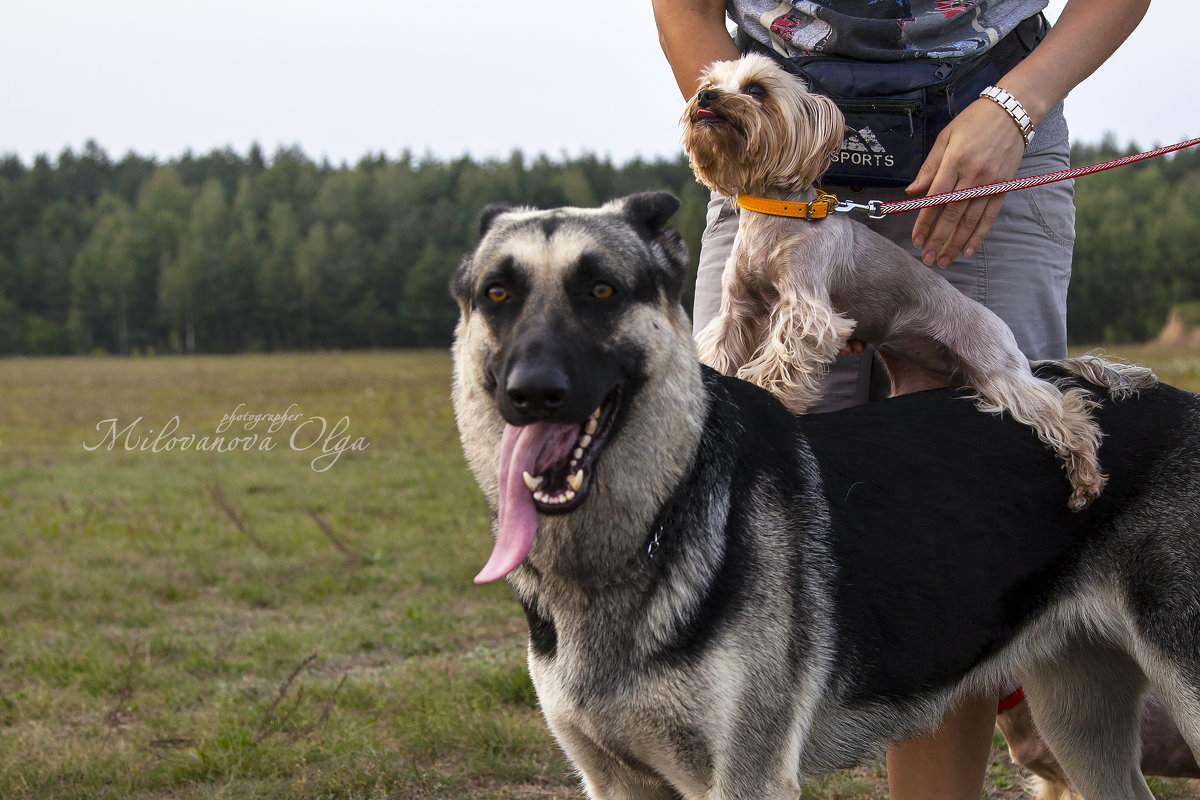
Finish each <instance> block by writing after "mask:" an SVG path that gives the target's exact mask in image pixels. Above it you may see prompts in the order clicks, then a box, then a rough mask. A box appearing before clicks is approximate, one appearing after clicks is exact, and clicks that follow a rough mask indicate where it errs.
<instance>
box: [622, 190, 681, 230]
mask: <svg viewBox="0 0 1200 800" xmlns="http://www.w3.org/2000/svg"><path fill="white" fill-rule="evenodd" d="M619 202H620V203H621V207H622V210H623V212H624V216H625V219H626V220H627V221H628V222H629V224H630V225H632V226H633V228H634V230H636V231H637V232H638V233H639V234H641V235H642V237H643V238H645V239H654V238H656V237H657V236H658V234H659V233H660V232H661V231H662V229H663V226H665V225H666V224H667V220H668V219H670V218H671V215H672V214H674V213H675V212H676V211H678V210H679V198H678V197H676V196H675V195H673V194H671V193H670V192H639V193H638V194H631V195H629V196H628V197H626V198H624V199H623V200H621V201H619Z"/></svg>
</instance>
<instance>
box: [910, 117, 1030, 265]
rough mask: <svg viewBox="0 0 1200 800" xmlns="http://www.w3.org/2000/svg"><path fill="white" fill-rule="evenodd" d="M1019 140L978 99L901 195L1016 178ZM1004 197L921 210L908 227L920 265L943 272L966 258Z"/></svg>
mask: <svg viewBox="0 0 1200 800" xmlns="http://www.w3.org/2000/svg"><path fill="white" fill-rule="evenodd" d="M1024 152H1025V139H1024V138H1023V137H1022V136H1021V131H1020V129H1019V128H1017V126H1016V124H1015V123H1014V122H1013V120H1012V118H1011V117H1010V116H1009V115H1008V113H1007V112H1006V111H1005V110H1004V109H1002V108H1001V107H1000V106H999V105H997V104H996V103H994V102H992V101H991V100H988V99H987V98H980V99H979V100H976V101H975V102H974V103H972V104H971V105H969V106H967V108H966V109H965V110H964V111H963V112H962V113H961V114H959V115H958V116H957V117H955V118H954V120H952V121H951V122H950V124H949V125H947V126H946V127H945V128H944V129H943V130H942V132H941V133H940V134H938V137H937V139H936V141H934V144H933V149H932V150H930V152H929V156H928V158H926V159H925V163H924V164H922V165H921V170H920V172H918V173H917V177H916V179H915V180H913V182H912V183H911V184H909V185H908V187H907V188H905V190H904V191H906V192H908V193H909V194H912V195H928V194H941V193H942V192H953V191H955V190H957V189H969V188H972V187H975V186H982V185H984V184H987V183H995V182H997V181H1005V180H1008V179H1010V178H1012V177H1013V176H1014V175H1016V173H1017V167H1018V166H1020V164H1021V156H1022V155H1023V154H1024ZM1003 202H1004V195H1002V194H997V195H992V196H990V197H978V198H976V199H974V200H966V201H962V202H958V203H950V204H949V205H944V206H931V207H929V208H924V209H922V210H921V212H920V213H919V214H918V215H917V221H916V223H915V224H914V225H913V232H912V241H913V245H914V246H916V247H918V248H920V250H921V254H922V258H923V260H924V261H925V263H926V264H928V265H929V266H933V265H934V264H937V265H938V266H939V267H943V268H945V267H948V266H950V264H951V262H953V261H954V259H956V258H958V256H959V254H960V253H961V254H963V255H965V256H967V257H968V258H970V257H971V256H973V255H974V254H975V251H976V250H978V249H979V245H980V244H982V243H983V237H985V236H986V235H987V232H988V231H989V230H990V229H991V227H992V223H994V222H995V221H996V217H997V216H998V215H999V214H1000V206H1001V204H1002V203H1003Z"/></svg>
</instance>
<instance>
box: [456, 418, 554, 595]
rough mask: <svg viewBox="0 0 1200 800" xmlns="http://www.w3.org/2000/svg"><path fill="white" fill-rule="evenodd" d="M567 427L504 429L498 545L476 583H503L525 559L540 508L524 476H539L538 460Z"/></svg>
mask: <svg viewBox="0 0 1200 800" xmlns="http://www.w3.org/2000/svg"><path fill="white" fill-rule="evenodd" d="M564 427H567V426H563V425H551V424H549V423H545V422H535V423H533V424H531V425H522V426H521V427H516V426H514V425H505V426H504V435H503V436H502V437H501V438H500V472H499V483H500V508H499V509H498V517H499V519H498V524H497V531H496V545H495V547H493V548H492V557H491V558H489V559H488V562H487V564H486V565H485V566H484V568H483V569H482V570H480V572H479V574H478V575H476V576H475V582H476V583H490V582H491V581H496V580H500V579H501V578H503V577H504V576H505V575H507V574H508V573H510V572H512V571H513V570H514V569H516V568H517V565H518V564H520V563H521V562H522V561H524V560H525V556H526V555H528V553H529V548H531V547H533V537H534V534H535V533H537V509H535V508H534V507H533V496H532V495H531V494H530V492H529V487H527V486H526V485H525V479H524V477H523V475H522V473H525V472H528V473H530V474H531V475H536V474H537V473H538V470H537V466H536V463H535V462H536V460H537V457H538V454H539V453H541V452H542V451H543V450H544V449H545V447H546V444H547V442H548V441H549V440H550V439H551V438H553V437H554V436H556V435H557V434H559V433H560V432H561V430H562V429H563V428H564Z"/></svg>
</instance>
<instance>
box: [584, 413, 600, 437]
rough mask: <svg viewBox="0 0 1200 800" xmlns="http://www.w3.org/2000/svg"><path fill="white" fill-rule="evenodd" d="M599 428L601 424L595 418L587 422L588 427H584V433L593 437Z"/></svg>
mask: <svg viewBox="0 0 1200 800" xmlns="http://www.w3.org/2000/svg"><path fill="white" fill-rule="evenodd" d="M599 427H600V423H599V422H597V421H596V419H595V417H593V418H592V419H589V420H588V421H587V424H586V425H584V426H583V432H584V433H586V434H587V435H588V436H591V435H592V434H594V433H595V432H596V429H597V428H599Z"/></svg>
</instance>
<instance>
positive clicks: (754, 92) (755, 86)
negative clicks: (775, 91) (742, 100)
mask: <svg viewBox="0 0 1200 800" xmlns="http://www.w3.org/2000/svg"><path fill="white" fill-rule="evenodd" d="M746 94H748V95H750V96H751V97H753V98H754V99H755V100H762V99H763V98H764V97H766V96H767V90H766V89H764V88H763V86H762V84H760V83H752V84H750V85H749V86H747V87H746Z"/></svg>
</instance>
